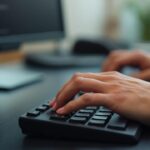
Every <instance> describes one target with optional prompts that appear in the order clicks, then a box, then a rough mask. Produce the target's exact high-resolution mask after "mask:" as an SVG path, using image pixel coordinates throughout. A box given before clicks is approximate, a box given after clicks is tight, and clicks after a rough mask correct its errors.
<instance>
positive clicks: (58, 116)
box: [50, 113, 68, 121]
mask: <svg viewBox="0 0 150 150" xmlns="http://www.w3.org/2000/svg"><path fill="white" fill-rule="evenodd" d="M50 119H51V120H59V121H66V120H67V119H68V116H60V115H57V114H56V113H55V114H51V116H50Z"/></svg>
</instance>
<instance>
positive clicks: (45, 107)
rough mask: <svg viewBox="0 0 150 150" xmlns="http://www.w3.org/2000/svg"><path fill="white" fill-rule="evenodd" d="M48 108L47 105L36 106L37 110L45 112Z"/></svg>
mask: <svg viewBox="0 0 150 150" xmlns="http://www.w3.org/2000/svg"><path fill="white" fill-rule="evenodd" d="M47 109H48V108H47V106H40V107H38V108H36V110H38V111H40V112H44V111H46V110H47Z"/></svg>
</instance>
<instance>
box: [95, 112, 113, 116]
mask: <svg viewBox="0 0 150 150" xmlns="http://www.w3.org/2000/svg"><path fill="white" fill-rule="evenodd" d="M95 115H96V116H111V115H112V113H110V112H96V113H95Z"/></svg>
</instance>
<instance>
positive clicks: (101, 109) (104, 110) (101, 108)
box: [99, 107, 112, 112]
mask: <svg viewBox="0 0 150 150" xmlns="http://www.w3.org/2000/svg"><path fill="white" fill-rule="evenodd" d="M99 112H112V111H111V110H110V109H108V108H106V107H100V109H99Z"/></svg>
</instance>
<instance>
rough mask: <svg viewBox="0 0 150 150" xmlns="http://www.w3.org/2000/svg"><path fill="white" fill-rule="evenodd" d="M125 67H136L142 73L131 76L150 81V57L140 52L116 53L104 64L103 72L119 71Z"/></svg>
mask: <svg viewBox="0 0 150 150" xmlns="http://www.w3.org/2000/svg"><path fill="white" fill-rule="evenodd" d="M125 66H136V67H138V68H139V69H140V70H141V71H140V72H138V73H134V74H132V75H131V76H132V77H136V78H140V79H143V80H150V55H149V54H146V53H143V52H140V51H130V52H129V51H114V52H112V53H111V54H110V55H109V56H108V59H107V60H106V61H105V62H104V65H103V71H119V70H121V69H122V68H123V67H125Z"/></svg>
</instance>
